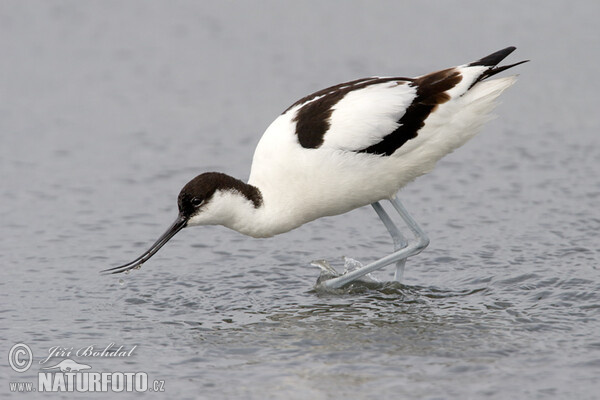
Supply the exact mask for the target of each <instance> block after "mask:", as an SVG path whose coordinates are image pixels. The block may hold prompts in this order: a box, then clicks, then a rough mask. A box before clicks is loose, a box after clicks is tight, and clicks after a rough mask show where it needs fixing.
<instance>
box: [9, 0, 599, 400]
mask: <svg viewBox="0 0 600 400" xmlns="http://www.w3.org/2000/svg"><path fill="white" fill-rule="evenodd" d="M167 4H168V5H167ZM598 8H599V7H598V6H597V5H596V4H595V3H592V2H589V3H580V4H579V6H578V7H577V8H575V7H573V6H572V5H570V4H569V3H568V2H551V3H549V2H538V3H535V2H529V3H527V4H522V3H521V2H503V3H502V4H497V5H496V4H490V3H486V4H483V3H479V2H456V3H453V2H444V3H440V4H429V5H427V4H422V5H417V4H414V5H410V6H409V5H402V6H400V5H396V3H395V2H385V3H384V2H381V3H376V4H373V3H356V4H350V5H348V3H343V5H342V3H337V2H328V3H326V4H324V5H323V4H320V3H302V4H294V5H291V4H285V5H284V4H280V3H278V2H272V3H264V2H263V3H244V4H241V5H240V4H234V3H230V4H224V3H218V4H215V5H206V4H202V5H201V4H200V3H188V2H175V3H172V2H169V3H166V2H165V3H163V2H142V1H139V2H127V3H123V2H82V3H75V2H63V1H45V2H39V3H36V2H33V3H32V2H27V3H23V2H17V1H15V2H11V1H8V2H3V3H2V4H0V44H1V47H0V48H2V52H3V56H2V57H1V58H0V70H1V71H3V73H2V74H1V75H0V135H2V136H1V137H2V146H0V165H1V171H2V185H0V199H1V201H0V215H1V217H2V224H1V225H0V231H1V235H0V265H1V267H2V272H3V274H2V276H3V278H2V279H1V280H0V348H1V349H2V353H3V354H5V356H3V359H4V360H6V359H7V358H6V354H7V353H8V352H9V349H10V348H11V346H13V345H14V344H16V343H20V342H22V343H25V344H27V345H29V346H30V348H31V349H32V352H33V355H34V361H33V366H32V367H31V368H30V369H29V370H28V371H26V372H24V373H18V372H15V371H13V370H12V369H11V368H10V366H9V365H8V362H7V361H3V362H0V371H1V372H0V376H1V377H2V383H1V384H0V396H2V397H4V396H6V397H8V396H11V392H10V389H9V384H8V383H9V382H30V381H33V382H37V379H38V372H41V371H40V368H41V367H43V365H40V364H39V362H40V361H42V360H44V359H45V358H46V356H47V355H48V349H50V348H51V347H53V346H62V347H65V348H73V349H78V348H82V347H86V346H90V345H95V346H97V347H99V348H100V347H102V348H103V347H105V346H107V345H108V344H110V343H115V345H116V346H120V345H123V346H124V347H126V348H128V349H130V348H132V347H133V346H137V347H136V348H135V350H134V352H133V354H132V356H130V357H124V358H116V359H115V358H112V359H111V358H101V357H72V358H73V359H74V360H76V361H78V362H80V363H87V364H89V365H91V366H92V371H103V372H105V371H144V372H146V373H148V376H149V377H150V379H152V380H154V379H157V380H164V383H165V387H164V388H165V394H167V395H168V396H169V397H170V398H179V399H186V398H207V399H212V398H256V399H264V398H267V399H269V398H289V399H307V398H310V399H329V398H343V397H346V398H356V399H359V398H365V399H366V398H388V397H391V396H396V397H398V398H413V399H446V398H491V399H514V398H528V399H530V398H531V399H534V398H561V399H562V398H572V399H574V398H577V399H593V398H597V393H598V388H600V378H598V377H599V376H600V339H599V337H600V336H599V333H600V322H599V318H600V271H599V267H598V266H599V260H600V253H599V250H600V246H599V240H598V231H599V229H600V216H599V213H598V211H597V209H598V203H599V201H600V178H599V175H598V174H597V171H598V169H599V167H600V135H598V132H599V131H600V119H599V118H598V114H597V112H596V106H595V104H596V97H597V96H596V93H597V83H596V82H595V80H593V79H591V80H590V77H593V76H595V75H596V73H597V72H596V65H597V61H598V60H600V53H599V50H598V49H599V47H598V46H597V43H596V42H597V37H598V29H597V24H596V21H595V16H596V15H598V11H599V10H598ZM409 16H410V17H409ZM566 32H568V35H567V34H566ZM508 45H516V46H517V47H518V49H517V52H516V53H515V54H514V55H512V56H511V59H510V60H513V61H518V60H521V59H525V58H527V59H531V60H532V62H531V63H529V64H525V65H522V66H519V67H518V73H519V74H520V75H521V77H520V80H519V81H518V83H517V84H516V85H515V87H513V88H512V89H511V90H510V91H508V92H507V93H505V94H504V95H503V104H502V105H501V106H500V107H499V108H498V110H497V114H498V115H499V118H498V120H496V121H494V122H493V123H490V124H489V125H488V126H487V127H486V128H485V130H484V132H483V133H482V134H481V135H480V136H478V137H477V138H475V139H474V140H473V141H472V142H470V143H468V144H467V145H465V146H464V148H461V149H459V150H457V151H456V152H455V153H454V154H451V155H449V156H448V157H446V158H445V159H444V160H442V161H441V162H440V163H439V164H438V166H437V168H436V169H435V170H434V171H433V172H432V173H431V174H429V175H427V176H424V177H422V178H420V179H418V180H417V181H416V182H415V183H413V184H411V185H409V186H408V187H407V188H405V189H404V190H403V191H402V192H401V196H400V197H401V198H402V200H403V202H404V204H405V206H406V207H407V209H408V210H410V211H411V212H412V214H413V215H414V217H415V218H416V219H417V220H418V221H419V222H420V223H421V224H422V226H423V228H424V229H425V230H426V231H427V233H428V235H429V236H430V238H431V245H430V246H429V247H428V248H427V249H426V250H425V251H424V252H423V253H422V254H420V255H418V256H416V257H414V258H411V259H410V260H409V261H408V263H407V269H406V273H405V281H404V284H403V285H399V284H396V283H389V282H388V281H389V280H390V279H391V276H392V272H393V271H392V268H388V269H387V270H384V271H378V272H376V273H375V274H374V275H375V276H376V277H377V278H378V279H379V280H381V281H384V283H382V284H354V285H352V286H351V287H349V288H345V289H343V290H333V291H325V290H322V289H318V288H316V287H315V283H316V281H317V278H318V276H319V273H320V272H319V269H318V268H317V267H315V266H311V265H310V263H311V261H313V260H316V259H327V260H329V262H331V263H332V264H333V265H334V266H335V268H336V269H338V270H340V269H342V268H343V262H342V260H341V257H342V256H343V255H345V256H349V257H353V258H356V259H358V260H360V261H361V262H363V263H366V262H369V261H372V260H374V259H375V258H377V257H378V256H381V255H383V254H386V253H388V252H390V251H391V247H392V245H391V241H390V239H389V237H388V235H387V233H386V232H385V230H384V228H383V226H382V225H381V223H380V222H379V221H378V219H377V217H376V215H375V213H374V212H373V211H372V210H370V209H369V208H364V209H359V210H355V211H353V212H351V213H349V214H346V215H343V216H338V217H332V218H325V219H322V220H319V221H315V222H313V223H310V224H308V225H306V226H303V227H301V228H300V229H298V230H296V231H293V232H290V233H288V234H285V235H282V236H279V237H275V238H272V239H268V240H258V239H250V238H246V237H243V236H241V235H239V234H237V233H235V232H231V231H228V230H226V229H224V228H221V227H202V228H193V229H187V230H184V231H183V232H181V233H180V234H179V235H178V236H177V237H176V238H175V239H174V240H173V241H171V242H170V243H169V244H168V245H167V246H165V248H163V249H162V250H161V251H160V252H159V253H158V254H157V255H156V256H155V257H154V258H153V259H152V260H151V261H150V262H148V263H147V264H146V265H144V267H143V268H142V269H141V270H139V271H133V272H132V273H131V274H129V275H123V276H116V277H112V276H110V277H107V276H101V275H99V274H98V272H99V270H101V269H104V268H107V267H110V266H115V265H118V264H119V263H123V262H126V261H129V260H131V259H133V258H135V257H137V256H138V255H139V254H140V253H141V252H142V251H143V250H145V249H146V248H147V247H148V246H149V245H150V244H151V242H152V240H154V239H156V237H157V236H158V235H159V234H160V233H162V232H163V230H164V229H165V228H166V227H167V226H168V224H169V223H170V222H171V220H172V219H173V218H174V217H175V213H176V205H175V197H176V194H177V193H178V191H179V189H180V187H181V186H182V185H183V184H184V183H186V182H187V181H188V180H189V179H190V178H192V177H193V176H194V175H195V174H197V173H200V172H202V171H204V170H220V171H223V172H226V173H230V174H232V175H235V176H239V177H246V176H247V173H248V170H249V165H250V163H251V158H252V151H253V148H254V146H255V145H256V142H257V141H258V139H259V137H260V133H261V132H262V131H263V130H264V128H265V127H266V126H267V125H268V124H269V123H270V121H271V120H272V119H273V118H274V117H275V116H276V115H278V113H280V112H281V111H282V110H284V109H285V108H286V107H287V106H288V105H289V104H291V103H292V102H293V101H295V100H296V99H297V98H299V97H302V96H303V95H305V94H307V93H309V92H311V91H314V90H317V89H320V88H322V87H325V86H327V85H329V84H333V83H337V82H340V81H343V80H348V79H353V78H358V77H362V76H369V75H377V74H379V75H418V74H421V73H424V72H429V71H431V70H434V69H436V68H443V67H447V66H451V65H455V64H460V63H463V62H466V61H469V60H472V59H476V58H479V57H481V56H483V55H486V54H488V53H490V52H492V51H495V50H497V49H500V48H503V47H506V46H508ZM63 358H64V357H54V358H53V359H52V360H51V362H52V363H53V364H55V363H57V362H58V361H60V360H62V359H63ZM48 364H49V363H48ZM48 364H45V365H48ZM35 394H37V397H40V398H41V397H47V394H45V393H44V394H38V393H34V394H33V395H35ZM81 395H82V394H73V393H63V394H62V397H63V398H73V397H80V396H81ZM13 396H14V397H19V396H24V395H23V394H13ZM31 396H32V394H30V395H29V396H28V397H31ZM99 396H102V395H99ZM105 396H110V397H112V396H115V397H128V394H127V393H119V394H118V395H117V394H112V395H108V394H106V395H105ZM55 397H56V396H55Z"/></svg>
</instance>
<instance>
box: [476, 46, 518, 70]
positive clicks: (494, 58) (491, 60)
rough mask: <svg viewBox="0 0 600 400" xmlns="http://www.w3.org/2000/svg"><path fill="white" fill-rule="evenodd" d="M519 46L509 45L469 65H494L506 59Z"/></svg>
mask: <svg viewBox="0 0 600 400" xmlns="http://www.w3.org/2000/svg"><path fill="white" fill-rule="evenodd" d="M516 49H517V48H516V47H515V46H509V47H507V48H505V49H502V50H498V51H496V52H495V53H492V54H490V55H488V56H485V57H483V58H481V59H479V60H477V61H473V62H472V63H471V64H469V66H472V67H473V66H477V65H481V66H485V67H494V66H496V65H498V64H499V63H500V61H502V60H504V59H505V58H506V57H508V55H509V54H510V53H512V52H513V51H515V50H516Z"/></svg>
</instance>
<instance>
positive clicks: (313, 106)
mask: <svg viewBox="0 0 600 400" xmlns="http://www.w3.org/2000/svg"><path fill="white" fill-rule="evenodd" d="M410 80H411V79H408V78H363V79H357V80H355V81H351V82H346V83H340V84H339V85H335V86H332V87H329V88H327V89H323V90H320V91H318V92H315V93H313V94H310V95H308V96H306V97H304V98H302V99H300V100H298V101H297V102H296V103H294V104H292V105H291V106H290V107H289V108H288V109H287V110H285V111H284V114H285V113H286V112H288V111H289V110H290V109H292V108H294V107H296V106H298V105H301V104H304V103H307V102H309V103H308V104H306V105H304V106H303V107H301V108H300V109H299V110H298V112H297V113H296V116H295V117H294V119H293V121H294V122H295V123H296V135H297V136H298V142H300V145H301V146H302V147H304V148H306V149H316V148H319V147H320V146H321V145H322V144H323V140H324V137H325V133H326V132H327V131H328V130H329V127H330V125H331V124H330V118H331V114H332V113H333V106H335V105H336V104H337V103H338V102H339V101H340V100H341V99H343V98H344V96H346V94H348V93H349V92H351V91H353V90H358V89H363V88H365V87H367V86H370V85H376V84H378V83H385V82H391V81H397V82H404V81H410ZM315 99H316V100H315Z"/></svg>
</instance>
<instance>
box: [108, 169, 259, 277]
mask: <svg viewBox="0 0 600 400" xmlns="http://www.w3.org/2000/svg"><path fill="white" fill-rule="evenodd" d="M232 199H233V200H237V199H242V200H243V201H249V202H250V203H251V204H252V205H253V206H254V207H258V206H260V204H261V202H262V198H261V196H260V192H259V191H258V190H257V189H256V188H254V187H252V186H250V185H248V184H246V183H244V182H242V181H240V180H238V179H235V178H233V177H231V176H229V175H226V174H222V173H219V172H206V173H203V174H201V175H198V176H197V177H195V178H194V179H192V180H191V181H189V182H188V183H187V184H186V185H185V186H184V187H183V189H181V192H179V196H178V197H177V206H178V208H179V214H178V215H177V218H176V219H175V222H173V224H172V225H171V226H170V227H169V228H168V229H167V230H166V231H165V233H163V234H162V236H161V237H159V238H158V240H157V241H156V242H155V243H154V244H153V245H152V246H151V247H150V248H149V249H148V250H147V251H146V252H144V254H142V255H141V256H139V257H138V258H136V259H135V260H133V261H131V262H129V263H127V264H124V265H121V266H118V267H115V268H110V269H106V270H104V271H102V272H104V273H109V274H118V273H121V272H126V271H129V270H131V269H137V268H140V267H141V266H142V264H143V263H145V262H146V261H148V260H149V259H150V257H152V256H153V255H154V254H156V252H158V250H160V248H161V247H162V246H164V245H165V244H166V243H167V242H168V241H169V240H170V239H171V238H172V237H173V236H175V235H176V234H177V232H179V231H180V230H182V229H183V228H185V227H188V226H194V225H226V226H228V225H229V224H230V219H231V218H232V216H233V215H234V214H233V213H232Z"/></svg>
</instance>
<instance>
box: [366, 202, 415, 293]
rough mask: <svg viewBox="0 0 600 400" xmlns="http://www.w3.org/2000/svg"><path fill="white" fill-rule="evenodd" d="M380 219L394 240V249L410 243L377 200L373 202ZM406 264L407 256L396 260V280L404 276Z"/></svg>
mask: <svg viewBox="0 0 600 400" xmlns="http://www.w3.org/2000/svg"><path fill="white" fill-rule="evenodd" d="M371 206H372V207H373V209H374V210H375V212H376V213H377V215H378V216H379V219H381V221H382V222H383V224H384V225H385V227H386V228H387V230H388V232H389V233H390V236H391V237H392V240H393V241H394V251H398V250H400V249H403V248H405V247H406V246H407V245H408V241H407V240H406V238H405V237H404V235H403V234H402V232H400V229H398V227H397V226H396V224H394V222H393V221H392V219H391V218H390V216H389V214H388V213H387V212H386V211H385V210H384V208H383V207H382V206H381V204H379V202H375V203H373V204H371ZM405 264H406V258H403V259H401V260H398V261H396V272H395V273H394V280H395V281H397V282H401V281H402V276H403V275H404V266H405Z"/></svg>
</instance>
